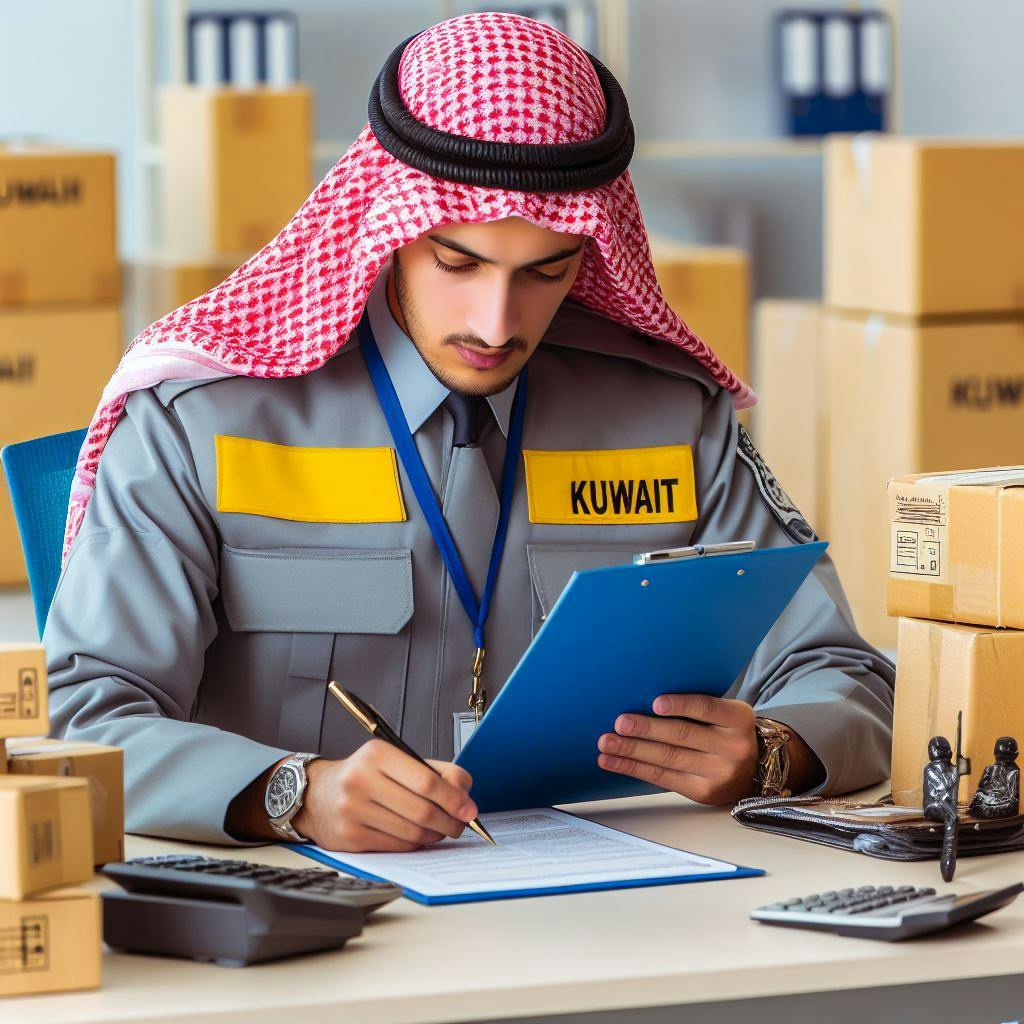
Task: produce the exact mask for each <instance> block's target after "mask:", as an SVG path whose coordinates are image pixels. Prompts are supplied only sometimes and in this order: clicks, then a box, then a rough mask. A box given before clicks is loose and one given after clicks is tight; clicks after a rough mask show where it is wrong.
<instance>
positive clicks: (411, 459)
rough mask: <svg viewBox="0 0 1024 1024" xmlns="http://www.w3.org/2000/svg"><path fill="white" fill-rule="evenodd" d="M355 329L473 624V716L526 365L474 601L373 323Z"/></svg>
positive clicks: (507, 510) (481, 694) (483, 697)
mask: <svg viewBox="0 0 1024 1024" xmlns="http://www.w3.org/2000/svg"><path fill="white" fill-rule="evenodd" d="M356 330H357V332H358V334H359V342H360V346H361V348H362V351H363V357H364V358H365V360H366V368H367V370H369V373H370V380H371V381H372V382H373V388H374V391H376V392H377V400H378V401H379V402H380V407H381V410H382V411H383V413H384V418H385V419H386V420H387V421H388V427H389V428H390V430H391V437H392V439H393V440H394V442H395V447H396V448H397V450H398V457H399V458H400V459H401V460H402V466H403V467H404V469H405V472H406V475H407V476H408V477H409V482H410V483H411V484H412V489H413V493H414V494H415V495H416V501H417V503H418V504H419V506H420V510H421V511H422V512H423V515H424V516H425V517H426V520H427V525H428V526H429V527H430V532H431V534H432V536H433V538H434V543H435V544H436V545H437V549H438V551H439V552H440V553H441V558H442V559H443V560H444V564H445V566H446V567H447V569H448V574H449V575H450V576H451V579H452V583H453V584H454V585H455V590H456V592H457V593H458V595H459V600H460V601H461V602H462V607H463V608H464V609H465V610H466V615H468V616H469V621H470V623H471V624H472V626H473V639H474V640H475V642H476V651H475V652H474V655H473V663H472V674H473V688H472V692H471V693H470V697H469V706H470V707H471V708H472V709H473V710H474V711H475V712H476V717H477V719H478V720H479V718H480V716H481V715H482V714H483V710H484V707H485V706H486V704H487V694H486V692H485V691H484V690H483V688H482V687H481V685H480V676H481V673H482V671H483V661H484V624H485V623H486V622H487V616H488V615H489V614H490V611H491V599H492V597H493V596H494V585H495V583H496V582H497V579H498V567H499V566H500V565H501V555H502V552H503V551H504V550H505V538H506V537H507V535H508V523H509V518H510V516H511V513H512V497H513V495H514V493H515V488H516V475H517V473H518V471H519V456H520V455H521V454H522V449H523V423H524V421H525V419H526V390H527V380H526V367H525V366H524V367H523V369H522V370H521V371H520V373H519V383H518V385H517V386H516V395H515V399H514V400H513V402H512V415H511V418H510V420H509V429H508V440H507V441H506V443H505V461H504V464H503V465H502V470H501V494H500V498H501V501H500V505H499V508H498V525H497V528H496V529H495V531H494V545H493V546H492V548H491V560H490V563H489V564H488V566H487V580H486V582H485V583H484V592H483V595H482V596H481V598H480V600H479V601H477V597H476V594H475V593H474V591H473V584H472V583H470V580H469V576H468V575H467V573H466V568H465V566H464V565H463V564H462V558H461V557H460V555H459V552H458V549H457V548H456V547H455V540H454V538H453V537H452V534H451V530H449V529H448V523H447V522H445V518H444V513H443V512H442V511H441V503H440V502H439V501H438V500H437V495H436V494H435V493H434V488H433V486H432V485H431V483H430V477H429V476H428V475H427V468H426V466H424V465H423V459H422V458H421V457H420V453H419V450H418V449H417V447H416V442H415V441H414V440H413V437H412V431H411V430H410V429H409V421H408V420H407V419H406V418H405V413H404V412H403V411H402V406H401V403H400V402H399V401H398V395H397V394H396V392H395V385H394V384H393V383H392V381H391V376H390V374H389V373H388V371H387V367H386V366H385V365H384V360H383V359H382V358H381V354H380V349H379V348H377V339H376V338H374V336H373V328H372V327H371V326H370V320H369V317H368V316H366V315H364V316H363V318H362V319H361V320H360V321H359V325H358V326H357V328H356Z"/></svg>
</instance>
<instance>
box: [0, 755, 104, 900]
mask: <svg viewBox="0 0 1024 1024" xmlns="http://www.w3.org/2000/svg"><path fill="white" fill-rule="evenodd" d="M93 864H94V860H93V853H92V800H91V797H90V794H89V783H88V782H86V780H85V779H59V778H53V777H51V776H32V775H11V774H7V775H4V776H3V777H2V778H0V900H20V899H24V898H25V897H26V896H31V895H32V894H33V893H37V892H39V891H40V890H42V889H50V888H52V887H53V886H57V885H73V884H75V883H76V882H85V881H87V880H88V879H90V878H92V869H93Z"/></svg>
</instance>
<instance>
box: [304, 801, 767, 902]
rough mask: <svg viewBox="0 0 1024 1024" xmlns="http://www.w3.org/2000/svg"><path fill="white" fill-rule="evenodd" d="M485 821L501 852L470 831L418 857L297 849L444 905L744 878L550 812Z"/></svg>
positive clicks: (722, 866) (717, 864) (731, 867)
mask: <svg viewBox="0 0 1024 1024" xmlns="http://www.w3.org/2000/svg"><path fill="white" fill-rule="evenodd" d="M480 820H481V821H482V822H483V824H484V826H485V827H486V828H487V830H488V832H490V834H491V835H492V836H493V837H494V840H495V842H496V843H497V846H491V845H490V844H489V843H486V842H485V841H484V840H483V839H481V838H480V837H479V836H478V835H476V833H475V832H473V831H471V830H470V829H466V831H465V833H464V834H463V835H462V836H461V837H460V838H459V839H445V840H443V841H442V842H440V843H437V844H436V845H434V846H429V847H425V848H424V849H421V850H414V851H413V852H412V853H334V852H331V851H329V850H321V849H320V848H319V847H312V848H310V847H295V849H296V850H297V851H298V852H306V851H310V850H312V851H317V852H319V853H320V854H323V855H325V856H326V858H327V859H328V860H329V861H331V862H333V863H334V864H336V865H337V866H339V867H342V868H343V869H344V868H351V869H354V870H355V872H356V873H361V874H368V875H374V876H376V877H378V878H383V879H386V880H388V881H390V882H396V883H397V884H398V885H401V886H402V887H403V888H404V889H406V890H407V891H411V892H412V893H414V894H419V895H422V896H425V897H428V898H434V897H436V898H440V899H444V898H445V897H459V896H466V895H468V894H481V895H482V894H487V893H490V894H494V893H509V894H514V893H516V892H522V891H524V890H527V891H530V892H544V891H548V890H563V891H564V890H565V889H566V888H570V887H571V888H573V889H575V888H582V887H593V888H611V887H615V886H617V885H630V884H650V883H651V882H653V881H655V880H659V879H672V880H678V881H686V880H689V879H691V878H692V879H693V880H696V879H697V878H699V877H700V876H705V875H707V876H712V875H731V874H733V873H739V872H740V871H741V869H740V868H738V867H737V866H736V865H735V864H727V863H725V862H724V861H720V860H713V859H711V858H709V857H701V856H698V855H696V854H693V853H687V852H685V851H683V850H676V849H673V848H672V847H669V846H662V845H661V844H659V843H653V842H651V841H650V840H648V839H641V838H639V837H638V836H632V835H629V834H628V833H625V832H619V831H617V830H615V829H612V828H608V827H607V826H605V825H599V824H597V823H596V822H593V821H587V820H586V819H585V818H577V817H576V816H574V815H572V814H566V813H565V812H564V811H556V810H552V809H551V808H536V809H532V810H524V811H503V812H501V813H496V814H484V815H482V816H481V818H480ZM318 859H321V858H318ZM743 870H744V872H745V871H746V869H743ZM757 873H758V874H759V873H760V872H757Z"/></svg>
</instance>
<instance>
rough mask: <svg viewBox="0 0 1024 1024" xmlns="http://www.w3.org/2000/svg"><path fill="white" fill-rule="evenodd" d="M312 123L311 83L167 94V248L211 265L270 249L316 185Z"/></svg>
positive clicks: (163, 110) (163, 127) (173, 89)
mask: <svg viewBox="0 0 1024 1024" xmlns="http://www.w3.org/2000/svg"><path fill="white" fill-rule="evenodd" d="M312 118H313V97H312V92H311V90H310V89H309V88H308V87H306V86H292V87H290V88H285V89H270V88H256V89H233V88H217V89H209V88H203V87H201V86H194V85H187V86H168V87H166V88H165V89H163V90H162V92H161V94H160V134H161V145H162V147H163V153H164V175H163V178H164V181H163V194H162V209H163V215H164V246H165V248H166V250H167V252H168V253H169V254H171V255H173V256H174V257H175V258H185V259H192V260H195V259H199V260H203V261H206V260H209V259H211V258H212V257H216V258H223V257H229V258H232V257H235V256H238V255H240V254H241V255H245V256H248V255H251V254H252V253H253V252H255V251H256V250H257V249H259V248H261V247H262V246H264V245H266V243H267V242H269V241H270V240H271V239H272V238H273V237H274V236H275V235H276V234H277V232H278V231H280V230H281V228H282V227H283V226H284V225H285V224H286V223H287V222H288V220H289V219H290V218H291V216H292V214H293V213H295V210H296V209H297V208H298V207H299V205H300V204H301V203H302V202H303V200H304V199H305V198H306V197H307V196H308V195H309V192H310V190H311V188H312V155H311V153H312V151H311V145H312Z"/></svg>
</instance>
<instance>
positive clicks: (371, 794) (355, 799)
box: [292, 740, 477, 853]
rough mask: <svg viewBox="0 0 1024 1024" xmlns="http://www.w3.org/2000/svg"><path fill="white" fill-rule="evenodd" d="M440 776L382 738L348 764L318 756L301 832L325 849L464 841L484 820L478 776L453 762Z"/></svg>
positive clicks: (310, 772) (440, 766)
mask: <svg viewBox="0 0 1024 1024" xmlns="http://www.w3.org/2000/svg"><path fill="white" fill-rule="evenodd" d="M430 764H431V765H432V766H433V767H434V768H436V769H437V770H438V771H439V772H440V773H441V775H437V774H435V773H434V772H433V771H431V770H430V768H427V767H426V766H425V765H422V764H420V763H419V761H417V760H416V759H415V758H412V757H409V755H408V754H405V753H403V752H402V751H401V750H398V749H397V748H396V747H393V746H391V745H390V744H388V743H385V742H384V741H383V740H370V741H369V742H367V743H364V744H363V746H361V747H360V748H359V749H358V750H357V751H356V752H355V753H354V754H352V755H351V756H350V757H347V758H345V760H343V761H328V760H325V759H323V758H317V759H316V760H315V761H310V762H309V764H308V765H306V777H307V780H308V783H307V787H306V796H305V800H304V802H303V805H302V809H301V810H300V811H299V813H298V814H296V815H295V817H294V818H293V819H292V826H293V827H294V828H295V830H296V831H297V832H298V833H299V834H300V835H302V836H305V837H306V838H307V839H310V840H312V841H313V842H314V843H316V844H317V846H322V847H323V848H324V849H326V850H339V851H345V852H348V853H370V852H389V853H390V852H396V853H397V852H402V853H404V852H407V851H409V850H415V849H418V848H419V847H421V846H427V845H429V844H430V843H436V842H438V841H439V840H441V839H443V838H444V837H445V836H452V837H453V838H458V836H460V835H461V834H462V830H463V829H464V828H465V827H466V823H467V822H469V821H472V820H473V819H474V818H475V817H476V816H477V808H476V804H474V803H473V801H472V800H471V799H470V798H469V787H470V785H471V784H472V779H471V778H470V776H469V773H468V772H465V771H464V770H463V769H462V768H459V767H458V766H457V765H454V764H451V763H450V762H448V761H431V762H430Z"/></svg>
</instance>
